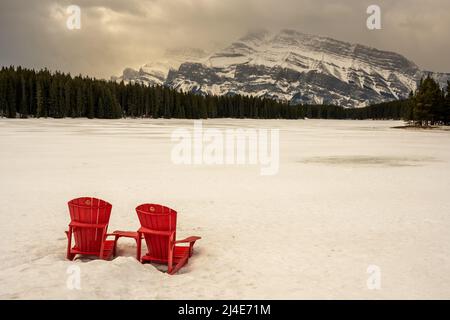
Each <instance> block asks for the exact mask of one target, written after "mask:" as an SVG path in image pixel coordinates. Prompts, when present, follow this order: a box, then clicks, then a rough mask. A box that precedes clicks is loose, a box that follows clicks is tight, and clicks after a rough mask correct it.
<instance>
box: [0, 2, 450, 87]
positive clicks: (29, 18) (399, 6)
mask: <svg viewBox="0 0 450 320" xmlns="http://www.w3.org/2000/svg"><path fill="white" fill-rule="evenodd" d="M71 4H76V5H78V6H80V7H81V10H82V11H81V23H82V25H81V29H80V30H68V29H67V27H66V19H67V17H68V15H67V14H66V8H67V6H69V5H71ZM371 4H378V5H379V6H380V7H381V9H382V30H375V31H370V30H368V29H367V27H366V19H367V17H368V15H367V14H366V9H367V7H368V6H369V5H371ZM261 28H264V29H269V30H271V29H273V30H278V29H282V28H290V29H296V30H298V31H301V32H305V33H311V34H317V35H323V36H329V37H332V38H335V39H338V40H344V41H348V42H356V43H361V44H366V45H369V46H372V47H376V48H379V49H383V50H389V51H395V52H398V53H401V54H403V55H405V56H406V57H407V58H409V59H410V60H412V61H414V62H415V63H416V64H418V66H419V67H421V68H423V69H426V70H433V71H442V72H450V40H449V38H450V35H449V33H450V32H449V31H450V1H449V0H429V1H423V0H396V1H392V0H388V1H378V0H370V1H366V0H341V1H337V0H98V1H95V0H71V1H64V0H0V65H11V64H13V65H22V66H26V67H33V68H42V67H47V68H49V69H51V70H61V71H65V72H71V73H72V74H79V73H81V74H84V75H90V76H96V77H102V78H108V79H109V78H110V76H111V75H118V74H120V73H121V71H122V70H123V69H124V68H125V67H128V66H131V67H134V68H138V67H139V66H140V65H143V64H145V63H147V62H150V61H151V60H152V59H157V58H158V57H160V56H161V55H163V53H164V51H165V49H166V48H176V47H186V46H188V47H199V48H205V49H208V50H210V49H212V48H221V47H224V46H226V45H228V44H229V43H230V42H232V41H234V40H236V39H237V38H239V37H241V36H242V35H244V34H245V33H246V32H248V31H249V30H254V29H261Z"/></svg>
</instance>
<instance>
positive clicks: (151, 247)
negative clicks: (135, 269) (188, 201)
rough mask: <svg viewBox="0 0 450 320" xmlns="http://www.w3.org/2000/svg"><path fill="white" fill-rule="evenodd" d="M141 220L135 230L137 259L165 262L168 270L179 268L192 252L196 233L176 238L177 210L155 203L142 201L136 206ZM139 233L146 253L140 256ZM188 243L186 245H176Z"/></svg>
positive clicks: (197, 238) (176, 270)
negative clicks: (193, 235) (136, 234)
mask: <svg viewBox="0 0 450 320" xmlns="http://www.w3.org/2000/svg"><path fill="white" fill-rule="evenodd" d="M136 212H137V214H138V217H139V221H140V222H141V228H140V229H139V230H138V239H139V240H138V248H137V259H138V260H139V261H141V262H142V263H144V262H156V263H161V264H167V265H168V270H167V272H168V273H169V274H175V273H177V272H178V270H180V269H181V268H182V267H183V266H184V265H185V264H186V263H187V262H188V260H189V258H190V257H191V256H192V254H193V253H194V244H195V242H196V241H197V240H199V239H201V238H200V237H189V238H186V239H184V240H178V241H177V240H176V228H177V212H176V211H175V210H172V209H170V208H168V207H164V206H161V205H157V204H143V205H140V206H138V207H137V208H136ZM142 236H143V237H144V239H145V242H146V244H147V249H148V253H147V254H146V255H144V256H143V257H142V259H141V258H140V255H141V239H142ZM177 244H189V246H177Z"/></svg>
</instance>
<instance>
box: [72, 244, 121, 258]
mask: <svg viewBox="0 0 450 320" xmlns="http://www.w3.org/2000/svg"><path fill="white" fill-rule="evenodd" d="M114 242H115V241H114V240H106V241H105V242H104V244H103V246H104V247H103V256H102V257H100V258H102V259H108V258H110V257H111V255H112V253H113V251H114ZM70 252H71V253H73V254H83V255H87V256H99V255H100V252H99V251H97V252H89V251H82V250H80V249H79V248H77V247H73V248H72V249H71V250H70Z"/></svg>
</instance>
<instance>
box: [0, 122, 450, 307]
mask: <svg viewBox="0 0 450 320" xmlns="http://www.w3.org/2000/svg"><path fill="white" fill-rule="evenodd" d="M192 124H193V123H192V121H188V120H183V121H182V120H134V119H127V120H87V119H66V120H50V119H48V120H45V119H30V120H19V119H17V120H6V119H0V177H1V189H0V204H1V208H0V232H1V234H2V236H1V243H0V257H1V259H0V270H1V271H0V298H2V299H24V298H31V299H42V298H51V299H76V298H82V299H96V298H106V299H113V298H124V299H191V298H192V299H198V298H207V299H216V298H232V299H243V298H247V299H260V298H261V299H266V298H273V299H279V298H285V299H302V298H327V299H328V298H330V299H331V298H358V299H359V298H362V299H364V298H374V299H378V298H388V299H394V298H408V299H410V298H449V297H450V254H449V252H450V232H449V231H450V215H449V214H448V213H449V212H450V197H449V196H448V192H449V190H450V149H449V148H448V147H447V146H448V145H449V144H450V132H449V131H419V130H414V131H409V130H400V129H391V127H393V126H396V125H399V124H400V123H399V122H392V121H378V122H375V121H331V120H329V121H326V120H305V121H287V120H286V121H279V120H264V121H262V120H231V119H216V120H208V121H204V127H214V128H219V129H225V128H236V127H253V128H279V129H280V139H281V140H280V171H279V173H278V174H277V175H275V176H268V177H267V176H260V175H259V168H258V167H255V166H176V165H174V164H172V162H171V161H170V151H171V147H172V142H171V140H170V134H171V132H172V130H174V129H176V128H179V127H185V128H188V129H190V128H192ZM85 195H87V196H95V197H100V198H102V199H105V200H107V201H110V202H111V203H112V204H113V212H112V216H111V221H110V228H109V230H110V231H113V230H116V229H122V230H136V229H137V227H138V219H137V216H136V213H135V212H134V208H135V207H136V206H137V205H138V204H141V203H144V202H155V203H161V204H165V205H168V206H170V207H173V208H175V209H176V210H178V211H179V219H178V220H179V223H178V237H180V238H181V237H185V236H190V235H199V236H202V237H203V239H202V240H200V241H199V242H198V243H197V245H196V249H197V251H196V254H195V255H194V256H193V257H192V258H191V260H190V262H189V264H188V266H187V267H185V268H184V269H182V271H181V272H180V273H179V274H178V275H176V276H169V275H167V274H166V273H163V272H161V271H160V270H159V269H163V268H162V267H156V266H153V265H150V264H146V265H141V264H139V263H138V262H137V261H136V260H135V259H134V254H135V244H134V243H133V241H132V240H129V239H128V240H127V239H124V240H122V239H121V240H120V242H119V254H120V257H118V258H116V259H114V260H113V261H99V260H89V259H78V260H76V261H74V262H69V261H66V260H65V249H66V239H65V235H64V230H66V228H67V224H68V222H69V215H68V210H67V205H66V203H67V201H68V200H70V199H72V198H75V197H79V196H85ZM144 247H145V246H144ZM73 265H75V266H78V267H80V270H81V290H70V289H68V287H67V285H66V282H67V279H68V277H69V275H68V274H67V270H68V267H70V266H73ZM370 265H375V266H378V267H379V268H380V270H381V289H380V290H369V289H368V287H367V285H366V282H367V279H368V278H369V276H370V275H369V274H368V273H367V268H368V267H369V266H370Z"/></svg>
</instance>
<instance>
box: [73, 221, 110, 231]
mask: <svg viewBox="0 0 450 320" xmlns="http://www.w3.org/2000/svg"><path fill="white" fill-rule="evenodd" d="M107 226H108V224H107V223H101V224H93V223H83V222H75V221H72V222H71V223H70V224H69V227H72V228H91V229H103V228H105V227H107Z"/></svg>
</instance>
